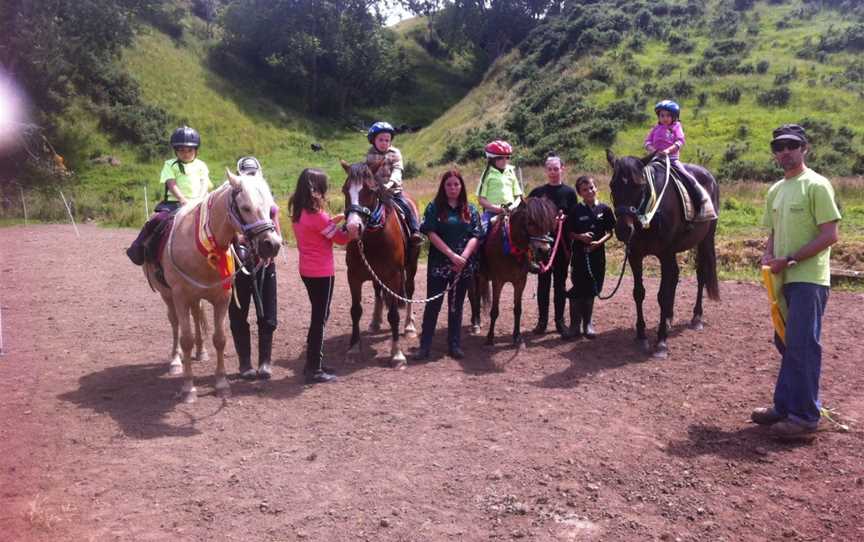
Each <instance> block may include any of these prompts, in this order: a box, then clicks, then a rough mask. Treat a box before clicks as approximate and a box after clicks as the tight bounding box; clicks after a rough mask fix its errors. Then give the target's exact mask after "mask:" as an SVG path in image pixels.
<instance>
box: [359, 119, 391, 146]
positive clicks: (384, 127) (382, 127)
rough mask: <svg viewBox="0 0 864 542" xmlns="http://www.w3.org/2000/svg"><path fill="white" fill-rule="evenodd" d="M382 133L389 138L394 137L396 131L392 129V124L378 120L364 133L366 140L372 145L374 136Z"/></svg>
mask: <svg viewBox="0 0 864 542" xmlns="http://www.w3.org/2000/svg"><path fill="white" fill-rule="evenodd" d="M384 132H387V133H388V134H390V136H391V137H392V136H395V135H396V129H395V128H393V125H392V124H390V123H389V122H384V121H380V120H379V121H378V122H376V123H374V124H373V125H372V126H370V127H369V131H368V132H367V133H366V139H368V140H369V143H374V142H375V136H377V135H378V134H380V133H384Z"/></svg>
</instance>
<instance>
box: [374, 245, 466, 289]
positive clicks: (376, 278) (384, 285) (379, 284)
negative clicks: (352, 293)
mask: <svg viewBox="0 0 864 542" xmlns="http://www.w3.org/2000/svg"><path fill="white" fill-rule="evenodd" d="M357 248H359V249H360V250H359V252H360V258H362V259H363V263H364V264H365V265H366V269H367V270H368V271H369V274H370V275H372V278H373V279H374V280H375V282H376V283H377V284H378V286H380V287H381V288H382V289H383V290H384V291H385V292H387V293H388V294H390V295H391V296H393V297H394V298H396V299H397V300H399V301H401V302H403V303H429V302H430V301H435V300H436V299H438V298H439V297H443V296H444V295H445V294H446V293H447V292H449V291H450V290H451V289H452V288H453V286H454V285H455V284H456V282H458V280H454V281H453V282H451V283H449V284H448V285H447V288H446V289H445V290H444V291H443V292H441V293H438V294H435V295H433V296H432V297H428V298H426V299H411V298H408V297H403V296H401V295H399V294H397V293H396V292H394V291H393V290H391V289H390V288H388V287H387V285H386V284H384V282H383V281H382V280H381V279H380V278H378V275H376V274H375V271H373V270H372V265H371V264H370V263H369V260H367V259H366V248H365V247H364V246H363V239H362V238H358V239H357Z"/></svg>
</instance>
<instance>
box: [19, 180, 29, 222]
mask: <svg viewBox="0 0 864 542" xmlns="http://www.w3.org/2000/svg"><path fill="white" fill-rule="evenodd" d="M18 190H19V191H20V192H21V207H23V208H24V225H25V226H26V225H27V203H26V202H25V201H24V187H23V186H21V185H20V184H19V185H18Z"/></svg>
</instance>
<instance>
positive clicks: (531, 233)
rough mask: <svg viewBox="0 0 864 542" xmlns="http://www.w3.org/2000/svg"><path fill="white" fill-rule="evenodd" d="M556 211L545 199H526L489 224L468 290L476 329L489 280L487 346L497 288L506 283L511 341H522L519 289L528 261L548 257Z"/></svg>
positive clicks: (496, 309) (495, 314) (490, 340)
mask: <svg viewBox="0 0 864 542" xmlns="http://www.w3.org/2000/svg"><path fill="white" fill-rule="evenodd" d="M556 212H557V211H556V209H555V206H554V205H553V204H552V203H551V202H550V201H549V200H547V199H545V198H526V199H524V200H522V204H521V205H520V206H519V207H517V208H516V209H514V210H513V211H511V212H505V213H504V214H502V215H499V217H498V220H497V222H496V224H494V225H492V226H490V228H489V234H488V235H487V237H486V241H485V243H484V245H483V247H482V248H481V251H482V252H481V254H482V263H481V266H480V273H479V274H478V276H477V280H476V281H475V284H474V288H473V289H472V291H471V293H470V300H471V324H472V326H473V328H474V330H475V331H476V330H479V327H480V296H482V297H483V298H484V300H485V299H486V298H487V297H488V295H489V282H491V283H492V309H491V311H490V312H489V333H488V334H487V335H486V344H487V345H492V344H493V342H494V340H495V321H496V320H497V319H498V314H499V301H500V299H501V290H502V289H503V288H504V285H505V284H507V283H508V282H509V283H510V284H512V285H513V344H516V345H521V344H522V333H521V331H520V323H521V318H522V291H523V290H524V289H525V283H526V282H527V278H528V268H529V265H530V262H534V263H537V262H542V261H545V260H546V259H547V258H548V257H549V253H550V252H551V249H552V241H553V239H552V237H551V236H550V233H551V232H552V230H553V229H554V227H555V215H556ZM505 237H506V239H507V243H506V244H507V245H509V251H508V248H507V247H506V246H505Z"/></svg>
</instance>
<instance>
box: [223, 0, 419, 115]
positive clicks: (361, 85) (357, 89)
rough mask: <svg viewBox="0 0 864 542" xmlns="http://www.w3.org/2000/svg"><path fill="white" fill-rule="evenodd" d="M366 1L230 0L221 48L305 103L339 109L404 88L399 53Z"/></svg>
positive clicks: (404, 72)
mask: <svg viewBox="0 0 864 542" xmlns="http://www.w3.org/2000/svg"><path fill="white" fill-rule="evenodd" d="M376 6H377V4H376V3H375V2H372V1H371V0H370V1H367V0H237V1H235V2H233V3H231V4H230V5H229V6H228V7H227V8H226V10H225V12H224V13H223V16H222V25H223V29H224V37H223V41H222V44H221V50H222V52H223V53H228V54H231V55H235V56H237V57H239V58H240V59H241V60H242V61H243V62H246V63H250V64H251V65H253V66H254V67H255V68H256V69H257V70H258V71H259V72H260V73H263V74H264V76H265V77H266V78H268V79H269V80H270V81H271V82H273V83H275V84H276V85H277V86H279V87H280V88H281V89H283V90H284V91H286V92H287V93H288V94H291V95H294V96H297V97H300V98H301V99H302V101H303V102H304V104H305V105H306V107H308V108H309V109H310V110H314V111H317V112H320V113H339V112H343V111H345V110H346V109H348V108H350V107H352V106H354V105H363V104H375V103H383V102H386V100H387V99H389V97H390V96H391V95H392V94H393V93H395V92H398V91H400V90H406V89H407V88H409V87H410V84H411V77H410V75H409V70H408V69H407V61H406V59H405V54H404V51H402V50H401V49H399V48H398V47H397V45H396V40H395V36H394V35H393V34H392V32H391V31H389V30H387V29H386V28H384V27H383V19H382V17H381V15H380V14H378V13H377V7H376Z"/></svg>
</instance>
